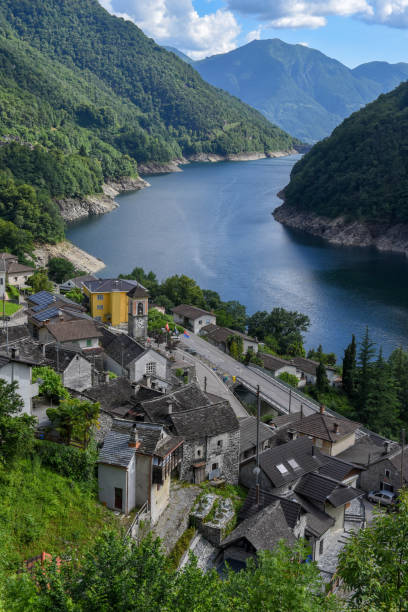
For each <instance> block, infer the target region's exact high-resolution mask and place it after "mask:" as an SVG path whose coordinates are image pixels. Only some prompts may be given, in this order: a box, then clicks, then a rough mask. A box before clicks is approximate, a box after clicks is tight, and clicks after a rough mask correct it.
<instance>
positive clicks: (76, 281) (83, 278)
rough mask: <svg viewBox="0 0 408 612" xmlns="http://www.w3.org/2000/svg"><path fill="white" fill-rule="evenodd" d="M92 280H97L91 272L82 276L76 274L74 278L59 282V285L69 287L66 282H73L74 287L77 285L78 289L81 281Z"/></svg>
mask: <svg viewBox="0 0 408 612" xmlns="http://www.w3.org/2000/svg"><path fill="white" fill-rule="evenodd" d="M93 280H98V279H97V278H96V276H94V275H93V274H83V275H82V276H76V277H75V278H70V279H68V280H67V281H65V283H61V285H60V287H65V286H68V287H69V285H67V283H73V284H74V285H75V287H78V289H80V288H81V287H82V283H85V282H87V281H93Z"/></svg>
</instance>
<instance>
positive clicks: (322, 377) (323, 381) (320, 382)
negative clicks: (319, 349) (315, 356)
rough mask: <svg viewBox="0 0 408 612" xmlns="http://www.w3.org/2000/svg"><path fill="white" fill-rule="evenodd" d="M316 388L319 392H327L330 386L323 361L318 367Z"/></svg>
mask: <svg viewBox="0 0 408 612" xmlns="http://www.w3.org/2000/svg"><path fill="white" fill-rule="evenodd" d="M316 388H317V390H318V392H319V393H326V391H328V390H329V388H330V384H329V379H328V378H327V373H326V368H325V366H324V365H323V363H322V362H320V363H319V365H318V366H317V368H316Z"/></svg>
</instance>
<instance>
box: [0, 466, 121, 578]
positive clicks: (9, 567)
mask: <svg viewBox="0 0 408 612" xmlns="http://www.w3.org/2000/svg"><path fill="white" fill-rule="evenodd" d="M0 498H1V505H0V563H1V566H2V567H1V568H0V569H3V570H4V571H5V572H6V573H10V572H12V571H13V570H15V569H18V568H19V567H20V566H21V562H22V561H23V560H24V559H27V558H29V557H34V556H36V555H38V554H40V553H41V552H42V551H46V552H49V553H54V554H60V555H61V554H64V553H67V552H68V550H69V548H70V547H75V548H76V549H78V550H81V549H82V548H83V547H85V546H86V545H89V543H90V542H91V541H92V540H93V539H94V537H95V536H96V535H97V533H98V532H99V531H100V530H101V528H103V527H104V526H105V525H119V523H118V521H117V519H116V517H115V516H114V515H113V514H112V513H111V512H109V511H108V510H107V509H106V508H104V507H103V506H101V505H100V504H99V503H98V501H97V499H96V486H95V481H92V482H91V483H77V482H74V481H71V480H70V479H69V478H66V477H64V476H60V475H59V474H57V473H55V472H52V471H51V470H49V469H47V468H44V467H42V466H41V462H40V461H39V460H38V459H37V458H34V460H33V461H31V460H30V459H22V460H20V461H18V462H16V464H15V465H14V466H13V467H12V468H8V469H4V468H0Z"/></svg>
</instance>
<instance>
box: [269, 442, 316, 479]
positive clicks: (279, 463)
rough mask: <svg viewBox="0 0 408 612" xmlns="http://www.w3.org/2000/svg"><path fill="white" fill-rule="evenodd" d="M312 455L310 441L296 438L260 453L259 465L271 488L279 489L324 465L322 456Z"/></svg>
mask: <svg viewBox="0 0 408 612" xmlns="http://www.w3.org/2000/svg"><path fill="white" fill-rule="evenodd" d="M313 453H314V451H313V445H312V441H311V440H309V438H298V439H296V440H292V441H291V442H287V443H286V444H281V445H280V446H275V447H273V448H270V449H268V450H266V451H263V452H262V453H260V455H259V465H260V467H261V469H262V470H263V472H264V473H265V474H266V476H267V477H268V478H269V480H270V481H271V483H272V484H273V486H274V487H280V486H282V485H284V484H285V483H288V482H291V481H292V480H296V479H298V478H300V477H301V476H303V475H304V474H308V473H309V472H314V471H315V470H317V469H318V468H319V467H321V466H322V465H324V461H325V459H324V456H323V455H318V454H317V453H315V454H313ZM291 464H292V465H291Z"/></svg>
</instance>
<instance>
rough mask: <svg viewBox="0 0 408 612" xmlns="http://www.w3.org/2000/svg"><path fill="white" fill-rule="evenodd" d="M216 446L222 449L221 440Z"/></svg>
mask: <svg viewBox="0 0 408 612" xmlns="http://www.w3.org/2000/svg"><path fill="white" fill-rule="evenodd" d="M217 446H218V448H222V440H218V442H217Z"/></svg>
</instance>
